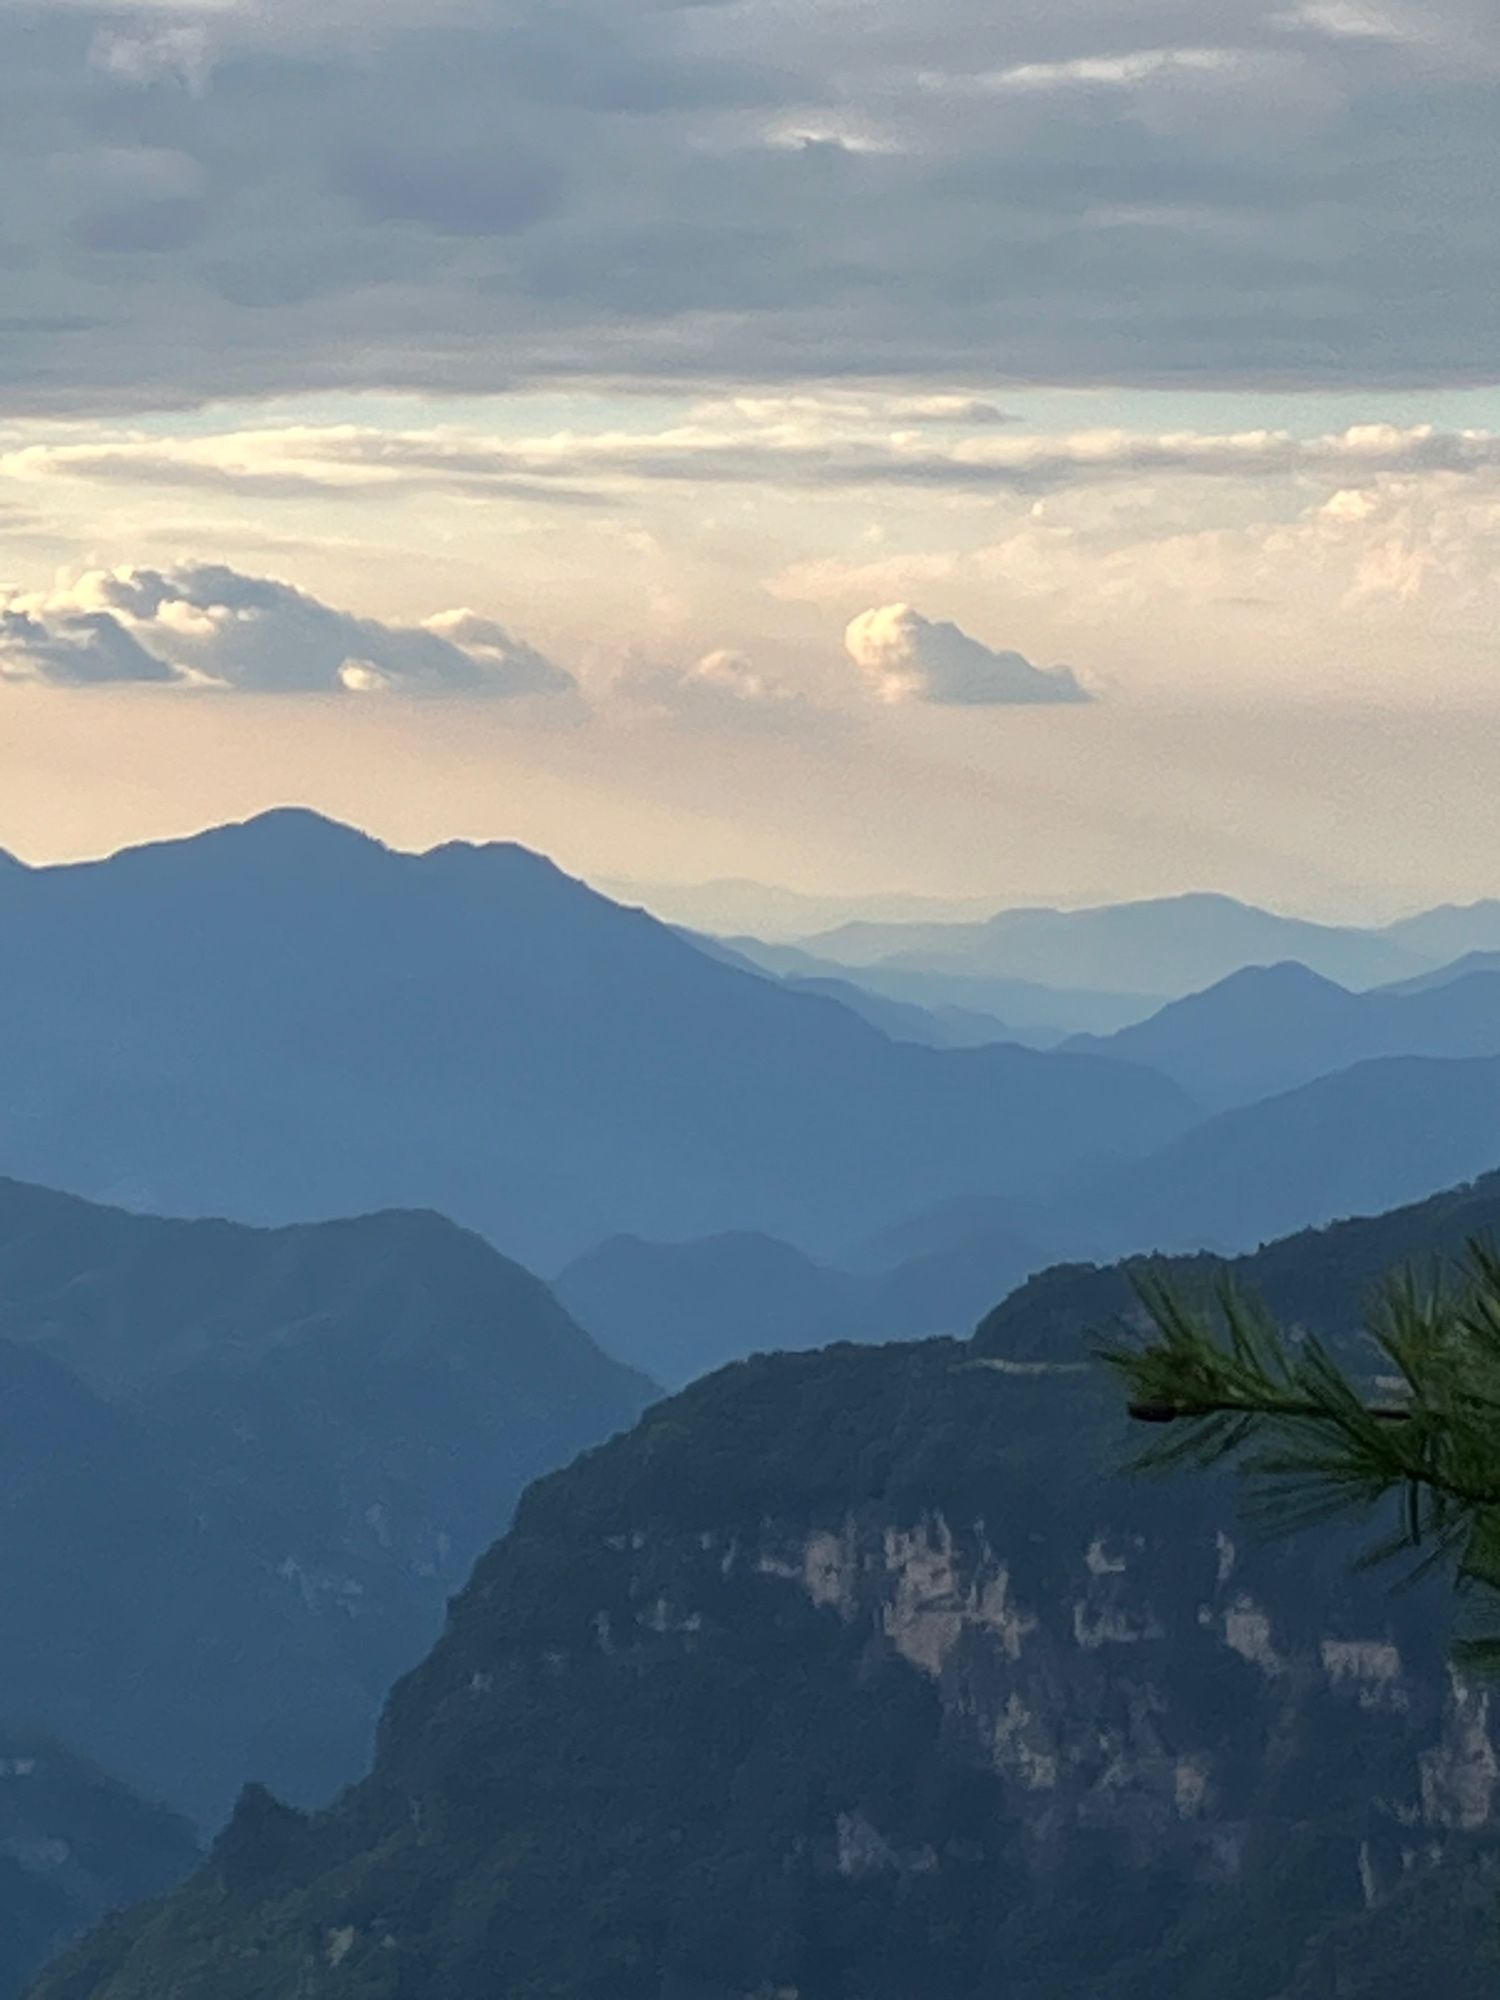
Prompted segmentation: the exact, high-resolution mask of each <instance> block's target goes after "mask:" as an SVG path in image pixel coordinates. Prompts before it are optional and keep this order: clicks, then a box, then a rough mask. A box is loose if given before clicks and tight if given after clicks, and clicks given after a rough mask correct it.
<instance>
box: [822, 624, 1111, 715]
mask: <svg viewBox="0 0 1500 2000" xmlns="http://www.w3.org/2000/svg"><path fill="white" fill-rule="evenodd" d="M844 644H845V646H846V647H847V649H848V653H849V657H850V659H851V660H853V662H854V664H855V665H856V666H857V667H858V668H859V669H860V671H861V672H862V673H863V674H865V675H866V676H867V678H868V679H869V681H870V684H871V685H872V687H873V688H874V689H875V691H876V693H877V694H878V695H879V696H880V699H881V700H882V701H885V702H890V703H892V704H896V703H899V702H907V701H926V702H934V703H937V704H939V705H940V706H943V707H966V708H979V707H1005V706H1023V705H1029V704H1036V703H1041V702H1079V701H1088V700H1090V699H1091V697H1090V695H1089V693H1088V692H1087V690H1086V689H1085V688H1084V686H1083V684H1082V683H1081V682H1080V680H1079V679H1078V676H1077V675H1076V674H1075V673H1074V672H1073V671H1072V669H1071V668H1069V667H1036V666H1033V665H1032V663H1031V661H1030V660H1028V659H1027V658H1026V657H1025V655H1024V654H1021V653H1014V652H997V651H995V650H994V649H993V648H992V647H989V646H986V645H984V644H983V643H982V642H981V641H980V640H978V639H972V638H970V636H969V634H968V633H967V632H964V631H961V630H960V628H959V627H958V626H957V625H953V624H950V623H948V622H947V621H946V620H943V619H931V618H924V617H923V616H922V614H921V612H920V611H916V610H914V609H913V607H912V606H911V605H909V604H886V605H883V606H881V607H880V608H879V609H877V610H874V611H862V612H861V613H860V614H859V616H858V617H857V618H855V619H854V620H853V621H852V622H851V623H850V626H849V629H848V631H847V632H846V633H845V635H844Z"/></svg>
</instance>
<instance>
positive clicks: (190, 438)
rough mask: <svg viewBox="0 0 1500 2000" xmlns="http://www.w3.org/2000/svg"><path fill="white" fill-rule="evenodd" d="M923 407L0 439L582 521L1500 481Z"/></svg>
mask: <svg viewBox="0 0 1500 2000" xmlns="http://www.w3.org/2000/svg"><path fill="white" fill-rule="evenodd" d="M917 400H918V401H919V406H920V407H921V409H922V410H923V412H924V414H923V415H922V416H921V418H920V419H916V418H914V417H913V416H912V414H911V411H912V402H913V399H901V398H894V399H890V400H888V401H885V402H882V401H879V400H866V401H863V402H856V403H852V404H842V403H839V402H837V401H832V400H825V401H820V400H819V399H815V398H809V399H806V400H805V401H793V402H781V401H776V400H774V399H771V400H767V401H758V400H756V399H748V398H732V399H725V400H723V401H721V402H718V403H715V404H711V405H704V406H701V407H700V408H699V409H698V410H697V411H696V412H695V413H694V414H693V416H692V417H691V419H690V420H688V421H685V422H683V421H676V422H671V423H666V424H662V423H660V422H659V421H658V423H657V425H656V426H655V427H648V426H646V425H642V426H640V427H639V428H634V429H626V428H623V427H621V428H615V429H611V430H608V431H595V432H589V431H582V430H572V431H552V432H548V433H544V434H540V435H535V436H527V435H526V434H524V433H518V434H516V435H513V436H504V437H501V436H487V435H485V434H484V433H482V432H477V431H476V432H472V433H469V434H465V435H459V434H456V433H454V432H453V431H451V430H441V431H439V430H418V429H406V430H377V429H373V428H368V427H360V426H355V425H348V424H340V425H325V426H321V427H319V426H314V425H299V426H296V427H284V428H279V429H270V428H268V429H264V430H242V431H233V432H227V433H213V432H207V433H204V432H201V431H199V432H192V433H189V434H187V435H184V436H181V437H171V436H164V435H162V434H160V433H157V434H155V435H152V436H149V437H144V436H139V435H135V436H117V437H110V436H108V435H104V436H101V437H99V438H98V439H96V440H95V441H94V442H91V443H87V444H82V443H78V442H76V441H74V440H72V439H71V438H70V439H68V441H65V442H56V443H51V442H48V443H24V444H23V443H17V444H15V445H13V446H12V448H10V449H8V450H7V449H5V448H3V440H0V476H8V477H10V478H12V479H15V480H18V481H27V480H30V481H37V480H41V479H48V478H52V479H75V480H94V481H101V482H120V483H124V484H128V485H132V486H140V485H151V486H161V487H178V488H182V489H184V490H194V489H198V490H209V491H212V490H215V489H218V490H222V491H225V492H237V493H239V494H241V495H246V496H252V495H261V496H265V497H268V498H295V497H298V496H317V495H324V494H337V495H338V496H339V497H340V498H343V499H355V500H358V499H365V500H370V499H380V498H382V497H389V496H391V495H393V494H400V493H402V492H408V493H414V494H425V493H450V494H454V495H460V496H467V497H474V498H485V499H515V500H522V501H527V502H534V503H535V502H547V503H550V504H559V505H568V506H578V505H589V504H598V503H600V502H603V501H607V500H608V499H610V498H611V497H617V496H619V495H620V494H621V493H623V492H625V491H627V490H629V489H630V488H632V487H642V486H646V485H651V484H657V485H674V484H675V485H694V486H696V485H705V484H713V485H726V486H728V485H745V486H773V487H783V488H787V489H799V488H801V489H812V490H829V491H839V490H845V491H849V492H862V491H863V492H872V493H876V492H879V491H881V490H882V489H890V488H907V489H910V490H913V491H921V490H924V489H925V490H931V491H945V490H947V491H953V492H959V493H977V494H981V495H982V494H986V493H995V494H1017V495H1023V496H1025V495H1042V494H1053V493H1061V492H1066V491H1068V490H1070V489H1080V488H1089V487H1101V486H1109V485H1116V486H1118V485H1121V484H1126V483H1129V482H1131V481H1156V480H1164V479H1171V478H1194V479H1205V480H1217V481H1221V482H1235V481H1240V482H1248V481H1273V480H1289V479H1308V480H1322V481H1325V482H1328V483H1329V484H1330V485H1332V486H1343V485H1356V484H1360V483H1363V482H1373V481H1375V480H1378V479H1381V478H1384V477H1388V476H1415V475H1452V476H1453V477H1456V478H1463V479H1470V478H1472V479H1479V478H1493V477H1494V476H1495V475H1497V474H1500V435H1497V434H1496V433H1495V432H1492V431H1484V430H1461V431H1460V430H1444V429H1440V428H1438V427H1436V426H1434V425H1431V424H1418V425H1407V426H1398V425H1394V424H1386V423H1372V424H1358V425H1352V426H1350V427H1349V428H1347V429H1345V430H1343V431H1339V432H1331V433H1328V434H1326V435H1323V436H1318V437H1299V436H1296V435H1294V434H1293V433H1291V432H1289V431H1282V430H1247V431H1235V432H1223V433H1215V432H1204V431H1176V432H1164V433H1158V434H1153V433H1150V432H1138V431H1126V430H1118V429H1113V430H1095V431H1078V432H1071V433H1062V434H1032V433H1026V432H1021V431H1017V430H1015V429H1014V428H1012V427H1011V426H1009V425H1004V424H1002V423H1001V422H1000V420H999V416H998V413H997V414H996V415H993V416H992V415H986V414H980V415H978V416H974V415H971V414H970V411H971V408H972V399H969V398H962V397H953V398H935V399H917ZM980 409H981V412H982V411H983V409H984V406H983V405H981V406H980ZM971 426H972V428H971Z"/></svg>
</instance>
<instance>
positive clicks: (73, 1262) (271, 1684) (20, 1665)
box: [0, 1182, 655, 1820]
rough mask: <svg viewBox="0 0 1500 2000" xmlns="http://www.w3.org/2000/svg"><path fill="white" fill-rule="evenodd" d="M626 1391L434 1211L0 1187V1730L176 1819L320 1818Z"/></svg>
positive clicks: (587, 1345)
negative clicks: (265, 1212)
mask: <svg viewBox="0 0 1500 2000" xmlns="http://www.w3.org/2000/svg"><path fill="white" fill-rule="evenodd" d="M654 1393H655V1392H654V1390H653V1389H652V1387H651V1385H650V1384H649V1383H647V1382H646V1381H645V1380H644V1379H643V1378H641V1377H639V1376H637V1375H635V1374H633V1373H631V1372H630V1371H629V1370H627V1369H624V1368H622V1367H620V1366H619V1365H618V1364H617V1363H615V1362H613V1361H611V1360H609V1359H607V1358H606V1357H605V1356H604V1355H603V1354H602V1353H600V1351H599V1350H598V1349H597V1348H596V1347H595V1346H594V1344H593V1343H592V1341H591V1340H590V1339H589V1338H588V1336H587V1335H586V1334H584V1333H583V1332H582V1331H581V1329H580V1328H579V1327H578V1326H577V1325H576V1324H575V1322H574V1321H573V1320H571V1319H570V1318H569V1317H568V1315H567V1314H566V1313H565V1312H564V1310H563V1308H562V1307H561V1306H560V1305H559V1304H558V1303H557V1301H556V1300H555V1299H554V1298H553V1297H552V1296H551V1294H550V1293H549V1292H548V1291H547V1290H546V1288H545V1287H544V1286H543V1285H541V1284H540V1282H539V1281H538V1280H536V1279H535V1278H533V1277H531V1276H530V1275H529V1273H527V1272H525V1271H522V1270H520V1269H519V1268H518V1267H516V1266H514V1265H512V1264H509V1263H508V1262H507V1261H506V1260H505V1259H504V1258H502V1257H501V1256H499V1254H498V1253H497V1252H495V1251H493V1250H491V1249H490V1248H489V1246H488V1245H487V1244H485V1243H483V1242H481V1241H480V1240H479V1239H478V1238H477V1237H474V1236H471V1235H469V1234H467V1233H466V1232H464V1231H462V1230H459V1229H457V1228H455V1227H454V1226H453V1225H452V1224H450V1223H447V1222H445V1221H443V1220H442V1219H441V1218H439V1217H436V1216H430V1215H420V1214H418V1215H412V1214H389V1215H376V1216H371V1217H367V1218H364V1219H362V1220H359V1221H353V1222H337V1223H326V1224H318V1225H311V1226H304V1227H300V1228H289V1229H284V1230H274V1231H263V1230H254V1229H247V1228H243V1227H240V1226H238V1225H235V1224H230V1223H222V1222H186V1223H185V1222H177V1221H163V1220H160V1219H157V1218H154V1217H143V1216H136V1215H129V1214H126V1213H124V1212H121V1211H118V1210H110V1209H105V1208H99V1207H94V1206H92V1205H90V1204H88V1203H85V1202H82V1201H79V1200H76V1199H74V1198H72V1197H69V1196H63V1195H56V1194H52V1193H49V1192H46V1191H44V1190H41V1189H35V1188H29V1187H24V1186H20V1185H17V1184H15V1183H11V1182H3V1183H0V1446H3V1450H0V1595H3V1598H4V1601H5V1604H6V1608H7V1620H6V1630H7V1636H6V1643H5V1645H4V1647H3V1648H0V1714H12V1715H23V1716H29V1717H33V1718H35V1719H37V1720H38V1721H39V1722H41V1723H43V1724H45V1725H46V1726H47V1727H48V1728H49V1729H51V1730H53V1731H55V1732H56V1733H57V1734H58V1735H59V1736H60V1737H61V1738H62V1739H63V1740H65V1741H67V1742H68V1743H70V1744H73V1745H75V1746H77V1747H78V1748H80V1749H82V1750H85V1751H87V1753H88V1754H90V1755H91V1756H94V1757H96V1758H97V1759H98V1760H99V1761H100V1762H101V1763H102V1764H104V1765H105V1766H106V1767H108V1768H109V1769H111V1770H115V1771H118V1772H119V1773H120V1774H121V1775H122V1776H123V1777H124V1778H126V1779H128V1780H129V1781H130V1782H131V1783H132V1784H135V1785H137V1786H139V1787H141V1788H143V1789H145V1790H148V1791H151V1792H153V1793H155V1794H157V1795H160V1796H163V1797H166V1798H168V1799H169V1800H171V1801H172V1802H173V1803H174V1804H176V1805H179V1806H181V1807H182V1808H183V1809H185V1810H187V1811H189V1812H191V1813H193V1814H194V1815H195V1816H197V1817H200V1818H202V1819H205V1820H212V1819H215V1818H217V1817H218V1815H219V1814H221V1813H222V1812H223V1811H224V1810H225V1809H226V1807H227V1805H228V1803H229V1802H230V1800H231V1799H232V1797H233V1794H234V1792H235V1791H236V1790H237V1789H238V1787H239V1785H240V1784H241V1783H242V1782H243V1781H244V1779H245V1778H246V1777H248V1776H259V1777H264V1778H266V1779H267V1780H268V1781H270V1782H274V1783H276V1784H277V1785H278V1786H280V1787H282V1788H283V1789H285V1790H287V1791H289V1792H290V1793H291V1795H292V1796H294V1797H296V1798H299V1799H316V1798H319V1797H322V1796H326V1795H327V1793H328V1792H330V1791H332V1790H333V1788H334V1787H335V1786H336V1785H338V1784H339V1783H341V1782H343V1781H345V1780H346V1779H348V1778H349V1777H350V1776H352V1775H353V1774H354V1773H355V1772H356V1771H357V1770H358V1769H359V1768H360V1766H361V1764H362V1763H363V1761H364V1759H365V1757H366V1755H367V1754H368V1744H369V1735H370V1729H371V1726H372V1723H373V1720H374V1716H375V1714H376V1711H377V1709H378V1704H379V1700H380V1697H381V1695H382V1693H383V1692H384V1690H385V1688H386V1687H387V1686H388V1685H389V1682H390V1680H391V1679H392V1678H393V1677H394V1676H395V1675H396V1674H397V1673H399V1672H401V1671H403V1670H404V1669H405V1668H406V1667H408V1666H410V1665H411V1664H412V1662H413V1661H415V1660H416V1659H418V1658H420V1656H421V1654H422V1652H423V1651H424V1649H425V1648H426V1646H427V1645H428V1644H430V1642H431V1639H432V1636H433V1635H434V1633H435V1632H437V1631H438V1630H439V1629H440V1626H441V1622H442V1616H443V1609H444V1605H445V1603H446V1600H447V1597H448V1595H449V1594H450V1593H451V1592H452V1591H453V1590H454V1589H456V1588H457V1587H458V1586H459V1585H460V1584H461V1583H462V1582H463V1580H464V1578H465V1577H466V1576H467V1574H468V1571H469V1568H470V1567H471V1565H472V1563H473V1561H474V1559H475V1557H476V1556H477V1555H478V1554H479V1553H480V1551H481V1550H482V1549H483V1548H484V1547H485V1546H486V1545H487V1544H488V1543H489V1542H490V1541H491V1540H492V1539H493V1537H494V1535H495V1533H496V1532H497V1531H498V1530H499V1529H500V1528H501V1527H503V1526H504V1524H505V1522H506V1520H507V1519H508V1517H509V1515H510V1512H511V1509H512V1508H513V1506H514V1504H515V1502H516V1499H517V1497H518V1496H519V1494H520V1493H521V1491H522V1489H523V1488H524V1487H525V1486H526V1485H527V1484H528V1482H529V1481H530V1480H532V1479H533V1478H534V1477H536V1475H537V1474H538V1473H540V1472H543V1471H546V1470H549V1469H550V1468H551V1467H553V1466H555V1465H558V1464H561V1463H563V1462H564V1461H565V1460H567V1459H568V1458H570V1457H572V1456H573V1455H574V1454H575V1453H576V1452H577V1451H578V1450H580V1449H581V1448H582V1447H584V1446H586V1445H590V1444H594V1443H597V1442H598V1440H599V1439H601V1438H603V1437H607V1436H608V1435H609V1434H610V1433H611V1432H612V1431H615V1430H618V1429H620V1428H622V1427H624V1426H626V1425H628V1424H630V1423H631V1422H632V1421H633V1420H634V1419H635V1417H636V1416H637V1415H638V1413H639V1412H640V1410H641V1409H642V1408H643V1407H644V1405H645V1404H646V1403H647V1402H649V1401H650V1400H651V1397H652V1396H653V1394H654Z"/></svg>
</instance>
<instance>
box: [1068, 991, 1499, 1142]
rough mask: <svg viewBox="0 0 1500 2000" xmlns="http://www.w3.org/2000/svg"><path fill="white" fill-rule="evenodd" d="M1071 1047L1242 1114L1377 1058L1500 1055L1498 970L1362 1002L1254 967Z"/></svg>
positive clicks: (1360, 996)
mask: <svg viewBox="0 0 1500 2000" xmlns="http://www.w3.org/2000/svg"><path fill="white" fill-rule="evenodd" d="M1066 1046H1067V1047H1068V1048H1070V1049H1076V1050H1088V1051H1089V1052H1091V1053H1093V1054H1097V1055H1117V1056H1123V1057H1125V1058H1127V1059H1129V1060H1130V1061H1133V1062H1140V1063H1147V1064H1149V1065H1150V1066H1151V1067H1152V1068H1153V1069H1158V1070H1160V1071H1162V1073H1163V1074H1164V1075H1166V1076H1170V1077H1175V1078H1176V1080H1177V1081H1178V1082H1179V1083H1180V1084H1182V1086H1183V1087H1184V1089H1186V1090H1189V1091H1191V1092H1192V1094H1193V1096H1194V1097H1196V1098H1197V1099H1198V1101H1199V1102H1200V1103H1202V1104H1205V1105H1208V1106H1212V1107H1217V1108H1224V1107H1227V1106H1230V1105H1236V1104H1249V1103H1252V1102H1253V1101H1254V1100H1255V1099H1257V1098H1262V1097H1270V1096H1273V1095H1274V1094H1276V1093H1277V1092H1279V1091H1284V1090H1289V1089H1292V1088H1293V1087H1295V1086H1296V1085H1298V1084H1302V1083H1308V1082H1311V1081H1312V1080H1313V1079H1314V1078H1315V1077H1319V1076H1327V1075H1329V1074H1331V1073H1332V1072H1333V1071H1335V1070H1339V1069H1347V1068H1350V1067H1351V1066H1352V1065H1353V1064H1355V1063H1359V1062H1366V1061H1369V1060H1370V1059H1371V1058H1374V1057H1381V1056H1496V1055H1500V965H1490V964H1489V963H1488V962H1487V961H1486V960H1485V959H1484V958H1483V957H1482V956H1479V955H1476V956H1475V957H1473V958H1470V959H1466V960H1464V961H1462V962H1461V963H1460V964H1459V965H1457V966H1450V967H1447V968H1444V969H1443V970H1442V971H1439V972H1434V973H1428V974H1426V975H1423V976H1420V977H1418V978H1417V979H1415V980H1413V981H1410V982H1407V983H1404V984H1400V985H1397V986H1393V987H1388V988H1377V989H1376V990H1375V991H1373V992H1366V993H1351V992H1349V991H1348V990H1347V988H1345V987H1342V986H1337V985H1335V984H1334V983H1333V982H1332V981H1331V980H1327V979H1323V978H1320V977H1319V975H1318V974H1317V973H1315V972H1310V971H1309V970H1308V969H1307V967H1306V966H1303V965H1293V964H1288V965H1272V966H1262V967H1254V968H1251V969H1249V970H1247V971H1244V972H1236V973H1232V974H1231V975H1230V977H1229V978H1228V979H1226V980H1223V981H1221V983H1220V984H1219V985H1217V986H1212V987H1210V988H1209V989H1208V990H1207V992H1204V993H1197V994H1193V995H1192V996H1191V997H1189V998H1188V999H1185V1000H1178V1001H1174V1002H1173V1003H1172V1004H1171V1005H1170V1006H1167V1007H1164V1008H1163V1009H1162V1010H1161V1012H1160V1013H1159V1014H1154V1015H1153V1016H1152V1017H1151V1018H1150V1019H1149V1020H1147V1021H1143V1022H1141V1023H1139V1025H1137V1026H1135V1027H1130V1028H1122V1029H1121V1030H1120V1031H1119V1032H1118V1033H1116V1034H1113V1035H1109V1036H1079V1037H1075V1038H1074V1039H1073V1040H1072V1041H1070V1042H1068V1043H1067V1044H1066Z"/></svg>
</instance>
